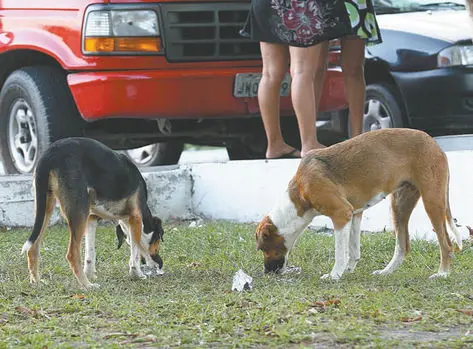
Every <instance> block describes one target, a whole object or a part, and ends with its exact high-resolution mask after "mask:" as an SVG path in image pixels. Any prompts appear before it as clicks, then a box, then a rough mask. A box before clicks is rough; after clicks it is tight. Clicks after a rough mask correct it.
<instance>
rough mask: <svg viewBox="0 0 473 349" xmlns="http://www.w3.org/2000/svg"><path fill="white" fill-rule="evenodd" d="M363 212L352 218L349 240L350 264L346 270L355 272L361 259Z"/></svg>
mask: <svg viewBox="0 0 473 349" xmlns="http://www.w3.org/2000/svg"><path fill="white" fill-rule="evenodd" d="M362 216H363V213H358V214H356V215H354V216H353V218H352V225H351V230H350V240H349V241H348V264H347V269H346V271H347V272H348V273H353V271H354V270H355V267H356V264H357V263H358V261H359V260H360V256H361V253H360V235H361V218H362Z"/></svg>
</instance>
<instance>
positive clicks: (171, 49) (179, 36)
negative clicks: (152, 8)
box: [161, 2, 260, 62]
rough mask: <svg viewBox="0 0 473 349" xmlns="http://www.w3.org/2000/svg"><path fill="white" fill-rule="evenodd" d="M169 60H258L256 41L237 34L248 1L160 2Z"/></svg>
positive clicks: (246, 10) (246, 11) (245, 12)
mask: <svg viewBox="0 0 473 349" xmlns="http://www.w3.org/2000/svg"><path fill="white" fill-rule="evenodd" d="M161 8H162V21H163V25H164V40H165V45H166V55H167V58H168V60H169V61H174V62H195V61H225V60H244V59H259V58H260V51H259V44H258V43H257V42H255V41H252V40H249V39H246V38H244V37H242V36H240V34H239V31H240V30H241V28H242V27H243V25H244V23H245V21H246V18H247V16H248V8H249V3H232V2H226V3H211V4H209V3H205V4H189V3H187V4H162V5H161Z"/></svg>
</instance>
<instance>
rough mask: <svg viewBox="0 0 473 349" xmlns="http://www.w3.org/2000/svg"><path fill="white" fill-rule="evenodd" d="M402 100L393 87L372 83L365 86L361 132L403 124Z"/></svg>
mask: <svg viewBox="0 0 473 349" xmlns="http://www.w3.org/2000/svg"><path fill="white" fill-rule="evenodd" d="M402 110H403V107H402V101H401V99H400V97H398V94H397V93H396V92H395V90H394V88H392V87H391V86H389V85H386V84H372V85H368V86H367V88H366V100H365V112H364V115H363V132H367V131H373V130H379V129H383V128H397V127H403V126H404V121H403V120H404V119H403V115H402Z"/></svg>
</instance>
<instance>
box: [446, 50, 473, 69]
mask: <svg viewBox="0 0 473 349" xmlns="http://www.w3.org/2000/svg"><path fill="white" fill-rule="evenodd" d="M472 64H473V45H455V46H450V47H447V48H445V49H443V50H442V51H440V52H439V54H438V55H437V65H438V66H439V67H452V66H459V65H472Z"/></svg>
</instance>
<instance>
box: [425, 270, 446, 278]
mask: <svg viewBox="0 0 473 349" xmlns="http://www.w3.org/2000/svg"><path fill="white" fill-rule="evenodd" d="M447 276H448V273H447V272H445V271H444V272H438V273H435V274H433V275H430V276H429V279H430V280H434V279H439V278H444V279H445V278H447Z"/></svg>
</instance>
